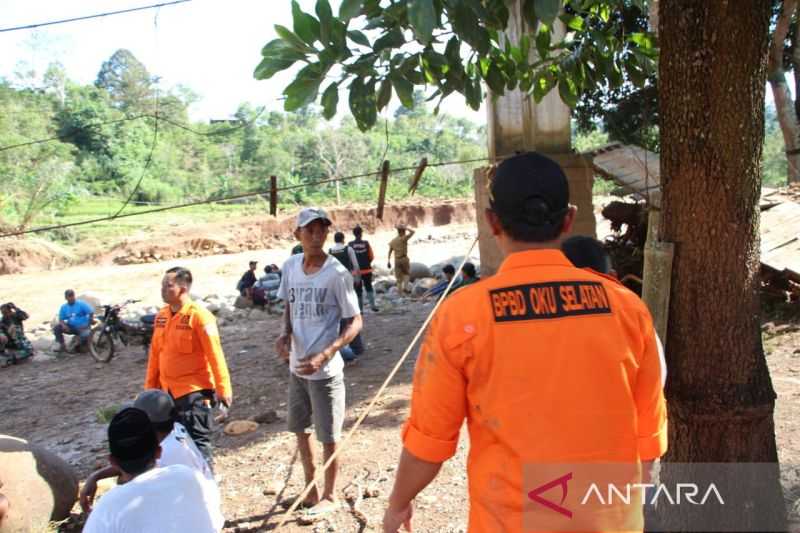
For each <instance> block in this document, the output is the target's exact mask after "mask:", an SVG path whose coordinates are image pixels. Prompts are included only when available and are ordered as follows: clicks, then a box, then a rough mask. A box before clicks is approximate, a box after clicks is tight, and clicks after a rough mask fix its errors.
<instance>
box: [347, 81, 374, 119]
mask: <svg viewBox="0 0 800 533" xmlns="http://www.w3.org/2000/svg"><path fill="white" fill-rule="evenodd" d="M350 112H351V113H352V114H353V118H355V119H356V125H357V126H358V129H360V130H361V131H366V130H368V129H369V128H370V127H371V126H373V125H374V124H375V121H376V120H377V118H378V111H377V108H376V102H375V85H374V84H372V83H371V84H369V85H367V84H365V83H364V80H363V79H362V78H356V79H354V80H353V83H352V84H350Z"/></svg>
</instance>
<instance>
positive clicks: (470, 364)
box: [383, 153, 667, 533]
mask: <svg viewBox="0 0 800 533" xmlns="http://www.w3.org/2000/svg"><path fill="white" fill-rule="evenodd" d="M490 195H491V196H490V209H488V210H487V211H486V213H485V216H486V218H487V221H488V222H489V224H490V226H491V229H492V232H493V234H494V237H495V239H496V241H497V243H498V245H499V247H500V250H501V251H502V252H503V255H504V256H505V260H504V262H503V263H502V265H501V266H500V269H499V271H498V272H497V274H496V275H494V276H492V277H489V278H486V279H484V280H482V281H479V282H477V283H474V284H472V285H470V286H468V287H464V288H463V289H461V290H459V291H458V292H456V293H454V294H453V295H451V296H450V297H449V298H448V299H447V300H446V301H445V303H444V304H443V305H442V307H441V308H440V310H439V311H438V313H437V315H436V316H435V317H434V319H433V321H432V322H431V326H430V329H429V331H428V335H427V338H426V339H425V341H424V344H423V346H422V348H421V350H420V354H419V358H418V360H417V364H416V369H415V374H414V386H413V393H412V399H411V413H410V416H409V419H408V421H407V422H406V424H405V426H404V428H403V434H402V435H403V436H402V438H403V452H402V455H401V457H400V464H399V466H398V469H397V478H396V480H395V484H394V489H393V491H392V494H391V496H390V497H389V504H388V509H387V511H386V514H385V516H384V524H383V525H384V531H386V532H395V531H398V530H399V528H400V527H401V526H402V525H405V526H406V527H407V528H410V522H411V514H412V507H411V502H412V500H413V498H414V497H415V496H416V495H417V493H419V491H421V490H422V489H423V488H425V487H426V486H427V485H428V484H429V483H430V482H431V481H432V480H433V479H434V478H435V477H436V475H437V473H438V472H439V469H440V467H441V465H442V463H443V462H444V461H446V460H447V459H449V458H450V457H452V456H453V454H454V453H455V451H456V445H457V444H458V438H459V430H460V428H461V425H462V423H463V421H464V419H465V418H466V420H467V427H468V430H469V442H470V453H469V462H468V477H469V494H470V506H469V507H470V515H469V531H470V533H479V532H482V533H495V532H499V531H503V532H515V531H530V530H536V528H537V526H539V527H541V525H540V524H538V523H536V522H535V521H534V522H533V523H532V521H531V520H530V512H531V511H530V509H531V503H530V501H529V500H533V499H534V498H539V500H538V501H542V500H547V499H549V500H552V501H554V502H555V503H552V502H551V501H547V502H546V504H545V505H547V506H549V509H548V508H546V507H544V506H540V509H541V510H542V512H543V513H547V512H551V513H552V514H553V515H554V516H555V517H556V518H557V517H558V516H560V515H558V514H557V513H553V511H552V509H557V510H561V511H563V509H561V508H559V507H558V505H557V504H558V502H559V500H560V497H559V496H560V494H559V492H558V485H559V484H562V483H563V488H564V492H563V494H564V495H565V496H566V494H567V491H566V488H567V483H568V481H567V478H568V477H569V476H565V477H564V478H563V479H558V478H556V479H554V480H553V481H551V482H550V483H547V484H545V485H543V486H541V487H537V486H536V485H532V484H531V483H529V480H528V477H527V476H528V473H529V472H531V471H533V472H537V471H538V470H542V469H540V468H539V467H540V466H544V465H552V464H566V463H609V464H610V463H615V464H616V463H628V464H631V465H633V469H634V472H636V478H637V480H638V479H639V475H638V471H639V468H640V463H644V464H643V465H641V466H643V467H644V468H645V469H646V470H647V471H649V468H650V463H651V462H652V461H653V460H654V459H656V458H658V457H660V456H661V455H662V454H663V453H664V452H665V451H666V447H667V421H666V404H665V401H664V395H663V390H662V389H663V383H664V379H665V376H666V368H665V365H664V360H663V353H662V350H661V348H660V345H659V343H658V340H657V337H656V334H655V331H654V329H653V324H652V320H651V318H650V314H649V313H648V311H647V308H646V307H645V306H644V304H643V303H642V302H641V300H639V298H638V297H637V296H636V295H635V294H634V293H632V292H630V291H629V290H627V289H625V288H624V287H622V286H621V285H619V284H618V283H616V282H615V281H613V280H611V279H609V278H606V277H603V276H601V275H599V274H596V273H593V272H589V271H587V270H582V269H578V268H575V267H574V266H573V265H572V264H571V263H570V262H569V261H568V260H567V259H566V257H565V256H564V254H563V253H562V252H561V251H560V249H559V247H560V241H561V238H562V237H563V236H564V235H566V234H567V233H569V231H570V230H571V228H572V224H573V221H574V219H575V212H576V208H575V207H574V206H571V205H569V188H568V184H567V179H566V177H565V176H564V173H563V171H562V170H561V168H560V167H559V166H558V165H557V164H556V163H555V162H553V161H552V160H550V159H548V158H546V157H544V156H542V155H540V154H537V153H526V154H521V155H518V156H515V157H512V158H510V159H508V160H506V161H504V162H503V163H502V164H501V165H500V166H499V167H498V169H497V172H496V174H495V176H494V178H493V180H492V184H491V192H490ZM570 476H571V474H570ZM549 487H555V491H554V493H553V494H549V493H548V494H546V495H545V496H542V497H540V496H539V493H538V492H537V488H538V491H542V490H544V489H547V490H549ZM531 489H534V490H531ZM572 492H573V493H574V492H575V491H572ZM562 503H563V501H562ZM534 512H536V511H534ZM570 512H571V511H570ZM626 512H628V513H638V514H639V515H641V507H638V508H637V507H634V506H631V507H630V509H629V510H628V511H626ZM615 516H618V515H615ZM628 524H630V522H624V523H622V524H620V527H619V528H617V530H621V529H623V528H625V529H631V528H630V527H628ZM581 530H584V529H581ZM585 530H587V531H591V530H592V529H585ZM595 530H599V529H595ZM561 531H570V529H561Z"/></svg>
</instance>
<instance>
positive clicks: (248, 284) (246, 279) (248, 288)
mask: <svg viewBox="0 0 800 533" xmlns="http://www.w3.org/2000/svg"><path fill="white" fill-rule="evenodd" d="M256 266H258V261H250V268H249V269H248V270H247V272H245V273H244V274H242V278H241V279H240V280H239V283H237V284H236V289H237V290H238V291H239V294H241V295H242V296H246V297H247V298H250V296H251V293H252V291H253V285H255V284H256V281H258V278H256Z"/></svg>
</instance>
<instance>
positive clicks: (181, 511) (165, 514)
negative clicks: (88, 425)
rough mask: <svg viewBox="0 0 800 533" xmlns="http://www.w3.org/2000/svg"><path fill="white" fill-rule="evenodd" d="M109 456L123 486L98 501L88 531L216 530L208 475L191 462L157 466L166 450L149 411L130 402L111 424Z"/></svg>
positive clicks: (197, 532)
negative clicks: (147, 412) (204, 474)
mask: <svg viewBox="0 0 800 533" xmlns="http://www.w3.org/2000/svg"><path fill="white" fill-rule="evenodd" d="M108 447H109V450H110V452H111V453H110V456H109V461H110V462H111V464H112V465H114V466H115V467H116V468H118V469H119V471H120V472H121V474H120V476H119V482H120V485H119V486H117V487H114V488H113V489H111V490H110V491H109V492H108V493H107V494H106V495H104V496H103V497H102V498H101V499H100V501H99V502H98V503H97V505H96V506H95V508H94V510H93V511H92V513H91V514H90V515H89V519H88V520H87V521H86V525H85V526H84V527H83V531H84V533H101V532H102V533H178V532H184V531H192V532H195V533H214V532H218V531H219V530H220V526H219V525H218V524H216V523H215V517H214V507H215V505H218V502H213V501H209V497H208V496H209V495H208V491H207V490H206V481H205V479H204V478H203V476H202V475H201V474H200V473H199V472H197V471H196V470H193V469H192V468H189V467H187V466H185V465H171V466H166V467H156V460H157V459H158V458H159V456H160V455H161V446H159V444H158V438H157V437H156V432H155V430H154V429H153V426H152V424H151V423H150V419H149V418H148V417H147V414H146V413H145V412H144V411H142V410H141V409H136V408H135V407H129V408H127V409H123V410H122V411H120V412H119V413H117V414H116V416H114V418H113V419H112V420H111V423H110V424H109V426H108Z"/></svg>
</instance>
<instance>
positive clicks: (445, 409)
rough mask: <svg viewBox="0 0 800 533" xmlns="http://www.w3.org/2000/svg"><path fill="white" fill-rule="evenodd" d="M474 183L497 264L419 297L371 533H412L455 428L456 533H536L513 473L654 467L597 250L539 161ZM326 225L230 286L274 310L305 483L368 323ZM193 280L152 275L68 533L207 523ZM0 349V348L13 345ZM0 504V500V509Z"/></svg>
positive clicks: (656, 443) (652, 384) (317, 502)
mask: <svg viewBox="0 0 800 533" xmlns="http://www.w3.org/2000/svg"><path fill="white" fill-rule="evenodd" d="M490 187H491V195H490V197H491V201H490V206H489V208H488V209H487V210H486V212H485V213H483V215H484V216H485V217H486V220H487V222H488V224H489V226H490V227H491V229H492V233H493V235H494V237H495V239H496V241H497V243H498V246H499V248H500V250H501V251H502V253H503V255H504V257H505V259H504V261H503V263H502V265H501V266H500V268H499V270H498V272H497V273H495V274H494V275H492V276H489V277H484V278H483V279H481V278H480V277H479V276H478V273H477V269H476V267H475V265H474V264H472V263H465V264H464V265H463V267H462V268H461V271H460V272H459V273H458V278H457V279H456V281H455V282H454V283H453V284H452V285H451V282H453V279H454V278H455V277H456V275H457V274H456V271H455V268H454V267H453V265H447V266H445V267H444V269H443V277H444V279H442V280H441V281H440V282H439V283H437V284H436V285H435V286H433V287H432V288H431V289H430V290H429V291H427V293H426V294H425V297H426V298H444V299H445V300H444V302H443V303H442V306H441V307H440V309H439V311H438V312H437V314H436V316H435V317H434V318H433V321H432V322H431V324H430V327H429V329H428V331H427V333H426V336H425V339H424V341H423V343H422V347H421V349H420V353H419V356H418V357H417V361H416V368H415V372H414V381H413V388H412V393H411V410H410V414H409V417H408V419H407V421H406V423H405V424H404V426H403V429H402V453H401V456H400V460H399V464H398V466H397V469H396V475H395V480H394V486H393V489H392V491H391V494H390V496H389V499H388V503H387V508H386V511H385V515H384V519H383V531H384V532H387V533H394V532H396V531H399V530H400V529H401V528H403V527H405V528H407V529H408V530H409V531H410V530H411V521H412V519H413V510H412V502H413V500H414V498H415V497H416V495H417V494H418V493H419V492H420V491H421V490H422V489H424V488H425V487H426V486H427V485H428V484H430V483H431V482H432V481H433V480H434V478H435V477H436V476H437V474H438V473H439V471H440V468H441V466H442V464H443V463H444V462H445V461H446V460H448V459H449V458H450V457H452V456H453V455H454V453H455V451H456V447H457V444H458V440H459V432H460V429H461V427H462V424H463V423H464V421H465V420H466V421H467V430H468V432H469V436H470V438H469V441H470V460H469V464H468V467H467V475H468V478H469V487H470V489H469V499H470V502H469V503H470V505H469V530H470V531H475V532H495V531H522V530H523V529H524V528H523V524H531V523H537V522H536V520H537V519H538V515H535V514H534V515H530V512H531V510H530V508H529V507H528V506H526V505H525V504H524V501H525V494H526V487H527V485H526V481H525V479H524V476H523V471H524V470H525V466H526V465H534V466H535V465H537V464H539V463H569V462H581V461H590V462H609V463H631V464H635V465H637V469H636V477H637V480H639V481H640V480H647V479H649V477H648V476H649V472H650V471H651V469H652V465H653V462H654V461H655V460H657V459H658V458H659V457H660V456H661V455H663V454H664V453H665V451H666V446H667V413H666V404H665V400H664V395H663V385H664V382H665V377H666V366H665V363H664V357H663V350H662V347H661V343H660V341H659V339H658V337H657V335H656V334H655V331H654V328H653V324H652V320H651V318H650V315H649V313H648V311H647V309H646V307H645V306H644V304H643V303H642V302H641V301H640V300H639V298H638V297H637V296H636V295H635V294H634V293H633V292H631V291H629V290H627V289H626V288H624V287H623V286H622V285H620V284H619V282H618V281H617V280H616V279H615V277H614V273H613V269H612V265H611V262H610V261H609V259H608V255H607V254H606V253H605V251H604V250H603V247H602V245H601V244H600V243H598V242H597V241H595V240H594V239H590V238H586V237H572V238H568V235H569V232H570V230H571V227H572V224H573V221H574V219H575V211H576V208H575V207H574V206H572V205H571V204H570V203H569V187H568V184H567V180H566V177H565V175H564V173H563V171H562V169H561V168H560V167H559V166H558V165H557V164H556V163H555V162H553V161H552V160H550V159H548V158H546V157H544V156H542V155H540V154H537V153H525V154H520V155H518V156H515V157H512V158H509V159H506V160H505V161H504V162H503V163H501V164H500V165H499V166H498V168H497V171H496V173H495V175H494V177H493V180H492V182H491V184H490ZM331 226H332V221H331V219H330V218H329V217H328V216H327V214H326V213H325V211H324V210H322V209H319V208H305V209H303V210H302V211H301V212H300V214H299V215H298V217H297V223H296V229H295V232H294V235H295V237H296V239H297V240H298V242H299V244H298V246H297V247H296V250H293V252H296V253H293V255H291V256H290V257H289V259H288V260H287V261H286V262H285V263H284V265H283V267H282V268H280V269H278V268H277V266H275V265H269V266H268V267H267V268H266V269H265V276H264V278H262V280H263V283H262V280H258V279H255V271H256V269H257V263H255V262H253V263H251V264H250V268H249V270H248V273H246V274H245V276H243V277H242V280H241V281H240V284H239V285H240V287H239V290H240V291H243V292H242V295H249V296H250V297H252V296H253V294H254V293H255V291H256V290H258V289H263V290H264V291H265V292H266V293H267V294H270V292H271V291H275V294H274V296H267V298H270V299H271V298H275V299H279V300H281V301H283V302H284V304H285V306H284V310H283V316H282V320H281V328H282V331H281V334H280V336H279V337H278V339H277V341H276V343H275V351H276V352H277V356H278V357H279V359H280V360H281V361H284V362H285V363H286V365H287V397H288V400H287V405H288V412H287V429H288V431H290V432H292V433H294V434H295V440H296V445H297V449H298V451H299V456H300V459H301V463H302V466H303V473H304V479H305V481H306V482H307V483H309V482H311V481H312V480H313V479H315V476H316V469H317V466H316V465H317V463H318V460H317V459H316V454H315V452H314V446H313V445H312V441H311V434H312V431H313V434H314V435H315V437H316V440H317V441H318V442H319V443H320V445H321V448H322V459H323V460H324V461H327V460H328V459H329V458H331V457H332V456H333V455H334V454H335V453H336V450H337V447H338V446H339V443H340V441H341V437H342V426H343V423H344V420H345V406H346V390H347V387H346V385H345V373H344V368H345V361H346V360H347V359H348V358H349V357H352V353H348V352H353V351H355V350H354V349H353V346H354V344H356V345H357V344H358V341H357V339H359V336H360V333H361V332H362V328H363V323H364V321H363V318H362V312H363V308H364V301H363V295H364V293H366V295H367V302H368V304H369V306H370V307H371V308H372V309H376V305H375V297H374V290H373V287H372V283H371V282H372V279H371V274H372V262H373V260H374V253H373V251H372V248H371V246H370V245H369V243H368V242H367V241H365V240H363V230H362V228H360V227H356V228H354V229H353V235H354V237H355V239H354V240H353V241H351V242H350V243H348V244H345V236H344V234H343V233H341V232H337V233H335V235H334V239H333V240H334V244H333V247H331V248H327V249H326V246H325V245H326V241H327V239H328V236H329V232H330V229H331ZM413 235H414V231H413V230H411V229H408V228H407V227H405V226H403V225H399V226H398V227H397V237H395V238H394V239H393V240H392V242H391V244H390V245H389V255H390V257H391V255H394V261H395V263H394V267H395V275H396V277H397V282H398V290H399V291H400V292H405V291H406V290H407V285H408V276H409V273H410V272H409V271H410V268H409V260H408V241H409V239H410V238H411V237H412V236H413ZM389 266H390V267H391V259H390V262H389ZM192 282H193V279H192V274H191V272H190V271H189V270H187V269H185V268H181V267H175V268H171V269H169V270H168V271H167V272H166V273H165V274H164V277H163V279H162V284H161V296H162V299H163V301H164V303H165V305H164V307H163V308H162V309H161V311H160V312H159V313H158V315H157V317H156V321H155V325H154V326H155V329H154V333H153V339H152V344H151V349H150V354H149V358H148V365H147V371H146V376H145V379H144V391H143V392H142V393H141V394H139V395H138V396H137V397H136V398H135V400H134V401H133V403H132V404H131V405H130V406H126V407H125V408H123V409H122V410H121V411H119V412H118V413H117V414H116V415H115V416H114V418H113V419H112V421H111V423H110V424H109V426H108V443H109V464H108V465H107V466H106V467H104V468H102V469H101V470H98V471H97V472H95V473H93V474H92V475H91V476H90V477H89V479H88V480H87V482H86V484H85V486H84V488H83V490H82V492H81V495H80V502H81V505H82V507H83V508H84V510H86V512H90V514H89V517H88V520H87V522H86V526H85V528H84V531H86V532H89V533H94V532H96V531H97V532H99V531H104V532H110V533H114V532H122V531H140V532H151V531H152V532H155V531H196V532H205V531H209V532H211V531H219V530H220V528H221V527H222V524H223V521H224V520H223V517H222V513H221V509H220V492H219V487H218V486H217V484H216V482H215V478H214V474H213V469H214V461H213V457H214V453H213V446H212V435H213V433H214V431H215V424H216V422H215V419H214V417H213V416H212V408H213V407H214V406H215V405H217V404H221V405H222V406H224V407H226V408H229V407H230V406H231V405H232V403H233V388H232V384H231V379H230V374H229V372H228V367H227V363H226V360H225V356H224V353H223V350H222V344H221V342H220V335H219V330H218V328H217V324H216V320H215V318H214V316H213V315H212V314H211V313H210V312H209V311H207V310H206V309H205V308H204V307H203V306H201V305H199V304H197V303H195V302H193V301H192V299H191V297H190V290H191V286H192ZM258 283H262V285H260V286H257V284H258ZM448 287H449V289H448ZM65 298H66V300H67V302H66V303H65V304H64V306H62V309H61V312H60V313H59V324H58V325H57V326H56V328H55V332H56V335H57V336H59V338H61V337H60V336H63V334H64V333H71V334H73V335H77V336H78V338H80V339H82V338H83V337H82V335H81V332H82V331H84V330H85V328H86V327H87V324H90V323H91V320H92V310H91V309H88V308H87V306H86V305H81V302H80V301H79V300H76V299H75V295H74V292H72V291H67V293H66V294H65ZM7 317H8V323H9V324H12V325H16V324H19V328H20V330H21V324H22V321H24V319H25V318H26V317H27V315H25V313H24V312H22V311H21V310H19V309H16V307H14V306H13V304H6V305H5V306H3V327H4V328H6V327H7V326H6V323H7V321H6V318H7ZM3 331H4V332H7V331H8V330H7V329H4V330H3ZM14 331H16V330H14ZM4 335H5V337H3V339H4V340H3V342H4V343H5V344H4V345H5V346H10V343H16V342H18V341H17V340H16V339H18V337H14V336H13V335H9V334H8V333H5V334H4ZM60 342H61V343H62V346H63V341H60ZM14 345H16V344H14ZM362 348H363V347H362ZM553 391H558V394H552V392H553ZM554 414H557V415H558V416H553V415H554ZM543 436H546V437H544V438H543ZM339 461H340V460H339V459H336V460H335V461H333V462H332V463H331V465H330V467H329V468H328V469H327V470H326V471H325V472H324V483H323V484H322V485H321V486H319V487H316V486H315V487H314V488H313V489H312V490H311V492H310V493H309V494H308V496H307V497H306V499H305V501H304V502H303V507H304V508H305V510H304V511H303V512H304V513H305V514H306V515H307V516H308V517H310V518H319V517H323V516H325V515H327V514H329V513H332V512H334V511H336V510H337V509H338V508H339V501H338V498H337V475H338V471H339ZM106 477H116V478H117V483H118V486H117V487H115V488H113V489H112V490H111V491H110V492H108V493H107V494H106V495H104V496H103V497H102V498H101V499H100V500H99V502H98V503H97V504H94V494H95V491H96V487H97V482H98V480H100V479H102V478H106ZM527 488H530V487H527ZM6 504H7V502H5V500H4V499H3V498H2V497H0V512H2V510H3V508H4V507H3V506H4V505H6ZM92 507H93V508H92ZM614 513H616V514H613V513H612V514H613V516H615V517H618V518H620V520H622V522H621V524H630V522H629V521H626V520H627V518H630V517H631V515H635V514H636V513H639V514H640V513H641V506H639V507H638V508H637V507H636V506H630V505H629V506H628V507H624V508H615V510H614ZM607 516H608V515H607ZM530 520H534V522H530ZM636 529H637V528H634V530H636ZM639 529H640V528H639ZM590 530H591V529H590ZM598 530H599V529H598Z"/></svg>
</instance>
